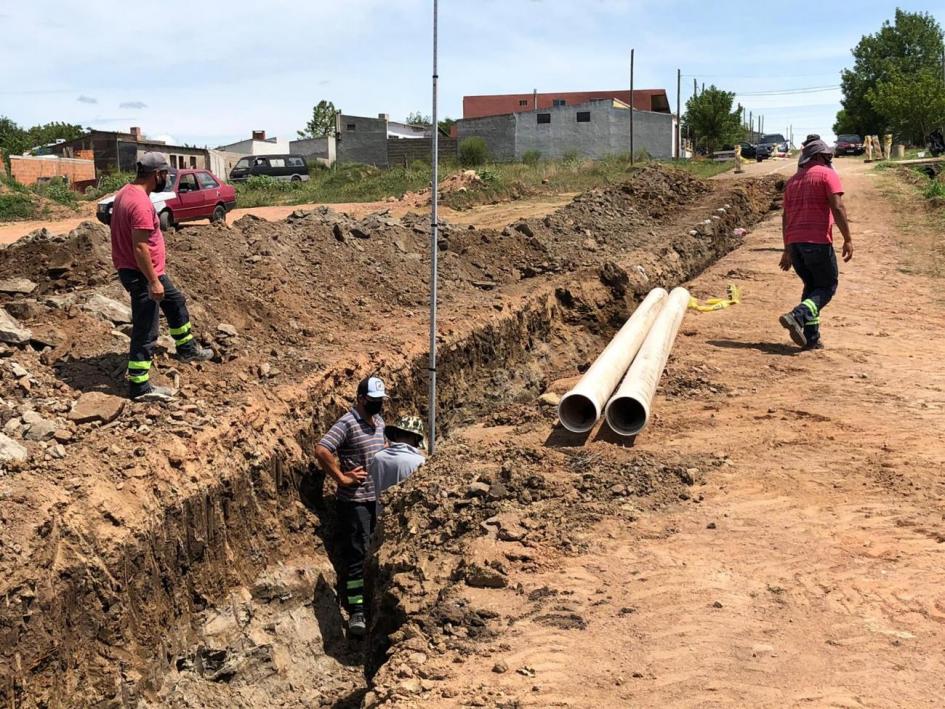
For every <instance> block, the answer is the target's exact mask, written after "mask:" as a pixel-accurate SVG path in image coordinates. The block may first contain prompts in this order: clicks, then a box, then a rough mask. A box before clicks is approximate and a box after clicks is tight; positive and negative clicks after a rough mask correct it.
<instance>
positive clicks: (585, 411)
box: [558, 288, 667, 433]
mask: <svg viewBox="0 0 945 709" xmlns="http://www.w3.org/2000/svg"><path fill="white" fill-rule="evenodd" d="M666 298H667V295H666V291H665V290H663V289H662V288H654V289H653V290H651V291H650V293H649V295H647V296H646V298H644V299H643V302H642V303H640V305H639V306H638V307H637V309H636V310H635V311H634V312H633V315H631V316H630V319H629V320H627V322H626V323H624V326H623V327H622V328H620V330H619V331H618V332H617V334H616V335H614V338H613V339H612V340H611V341H610V344H609V345H607V347H606V348H605V349H604V351H603V352H601V353H600V356H598V358H597V359H596V360H594V364H592V365H591V366H590V368H589V369H588V370H587V372H586V373H585V374H584V376H583V377H581V380H580V381H579V382H578V383H577V385H576V386H575V387H574V388H573V389H572V390H571V391H569V392H568V393H567V394H565V395H564V396H563V397H562V398H561V402H560V403H559V404H558V419H559V420H560V421H561V425H563V426H564V427H565V428H566V429H568V430H569V431H572V432H574V433H586V432H587V431H590V430H591V429H592V428H593V427H594V424H595V423H597V420H598V419H599V418H600V417H601V414H602V413H603V410H604V404H605V403H606V402H607V397H609V396H610V395H611V394H613V392H614V389H615V388H616V387H617V384H618V382H620V378H621V377H622V376H623V375H624V373H625V372H626V371H627V368H628V367H629V366H630V363H631V362H632V361H633V358H634V356H635V355H636V354H637V352H638V351H639V349H640V346H641V345H642V344H643V342H644V341H645V340H646V337H647V333H649V332H650V329H651V327H652V326H653V324H654V322H656V320H657V316H658V315H659V314H660V312H661V310H662V309H663V305H664V302H665V301H666Z"/></svg>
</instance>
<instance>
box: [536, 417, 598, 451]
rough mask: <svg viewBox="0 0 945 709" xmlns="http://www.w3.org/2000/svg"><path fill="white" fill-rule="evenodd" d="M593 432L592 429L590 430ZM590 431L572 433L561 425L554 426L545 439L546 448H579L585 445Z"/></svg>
mask: <svg viewBox="0 0 945 709" xmlns="http://www.w3.org/2000/svg"><path fill="white" fill-rule="evenodd" d="M591 431H593V429H591ZM591 431H585V432H584V433H574V432H573V431H569V430H568V429H566V428H565V427H564V426H562V425H561V423H560V422H559V423H557V424H555V427H554V428H553V429H552V430H551V433H549V434H548V438H546V439H545V447H546V448H580V447H581V446H583V445H584V444H585V443H587V439H588V438H590V436H591Z"/></svg>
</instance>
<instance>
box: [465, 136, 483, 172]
mask: <svg viewBox="0 0 945 709" xmlns="http://www.w3.org/2000/svg"><path fill="white" fill-rule="evenodd" d="M488 157H489V148H488V146H486V141H485V140H483V139H482V138H480V137H479V136H478V135H474V136H471V137H469V138H465V139H464V140H463V141H462V142H461V143H460V144H459V162H460V164H461V165H462V166H463V167H478V166H479V165H483V164H485V162H486V160H487V159H488Z"/></svg>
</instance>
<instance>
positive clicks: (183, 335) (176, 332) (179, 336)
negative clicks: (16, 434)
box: [171, 322, 194, 347]
mask: <svg viewBox="0 0 945 709" xmlns="http://www.w3.org/2000/svg"><path fill="white" fill-rule="evenodd" d="M171 337H173V338H174V344H176V345H177V346H178V347H180V346H181V345H186V344H187V343H188V342H190V341H191V340H192V339H194V335H193V333H192V332H191V331H190V323H189V322H185V323H184V324H183V325H181V326H180V327H172V328H171Z"/></svg>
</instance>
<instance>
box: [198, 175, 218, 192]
mask: <svg viewBox="0 0 945 709" xmlns="http://www.w3.org/2000/svg"><path fill="white" fill-rule="evenodd" d="M197 182H199V183H200V189H203V190H215V189H216V188H217V187H219V186H220V185H219V183H218V182H217V181H216V180H214V179H213V175H211V174H210V173H209V172H198V173H197Z"/></svg>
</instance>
